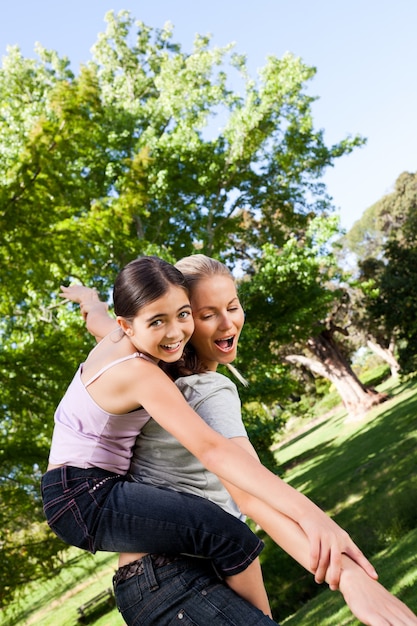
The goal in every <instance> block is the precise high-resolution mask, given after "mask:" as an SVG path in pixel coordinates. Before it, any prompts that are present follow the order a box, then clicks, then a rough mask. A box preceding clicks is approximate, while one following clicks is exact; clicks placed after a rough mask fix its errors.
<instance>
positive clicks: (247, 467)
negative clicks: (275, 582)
mask: <svg viewBox="0 0 417 626" xmlns="http://www.w3.org/2000/svg"><path fill="white" fill-rule="evenodd" d="M62 296H64V297H67V298H69V299H72V300H73V301H75V302H79V303H80V304H81V305H82V306H83V307H84V308H85V307H87V306H90V305H91V309H90V310H89V311H88V315H87V320H86V323H87V327H88V328H89V330H90V332H92V334H94V335H95V336H96V337H97V336H99V335H100V333H101V332H103V329H104V328H105V330H106V331H107V332H106V333H105V334H107V333H108V332H109V330H108V329H109V328H110V324H111V328H110V331H111V330H113V329H114V328H115V327H116V325H117V322H115V321H114V320H112V319H111V318H110V317H109V316H108V313H107V311H106V310H104V309H103V307H101V308H99V300H98V296H97V294H96V292H95V291H94V290H91V289H88V288H86V287H82V286H73V287H67V288H62ZM113 322H114V324H113ZM90 325H91V326H90ZM136 365H137V366H138V368H139V369H140V375H139V372H138V373H135V371H134V370H136V367H134V366H133V370H132V364H131V365H130V366H129V370H128V371H129V372H130V373H131V374H132V373H133V376H132V377H131V378H130V377H129V376H127V377H123V387H124V391H123V393H124V394H126V395H130V396H131V400H132V402H135V401H136V403H137V404H139V405H142V406H144V407H145V408H146V410H147V411H148V412H149V414H150V415H152V417H153V418H154V419H155V421H157V422H158V423H159V424H160V425H161V426H162V427H163V428H165V429H166V430H167V431H168V432H170V433H171V434H172V435H173V436H174V437H176V439H178V441H180V442H181V443H182V445H183V446H184V447H186V448H187V449H188V450H189V451H190V452H191V453H192V454H194V456H196V457H197V458H198V459H199V460H200V462H201V463H202V464H203V465H204V466H205V467H206V468H207V469H209V470H210V471H212V472H213V473H214V474H217V475H218V476H219V477H220V478H221V479H224V480H226V481H228V482H230V483H231V484H232V485H235V486H236V487H238V488H239V489H240V490H241V492H242V493H241V496H240V502H238V503H240V505H241V507H242V509H243V512H247V513H248V514H249V515H250V516H251V517H252V518H253V519H255V518H254V516H253V513H252V509H251V510H250V511H249V509H248V506H246V505H245V502H246V501H247V502H250V501H251V499H250V498H249V499H247V500H246V497H247V494H250V495H251V496H254V497H255V498H256V499H258V500H260V501H262V502H264V503H265V504H267V505H269V506H270V507H271V508H272V509H273V510H276V511H278V512H281V513H283V514H284V515H286V516H288V517H289V518H291V519H293V520H294V521H295V522H297V523H298V524H299V525H300V527H301V528H302V529H303V530H304V532H305V533H306V535H307V536H308V539H309V541H310V569H311V571H312V572H315V573H316V578H317V579H318V580H323V577H324V573H323V572H324V571H326V572H327V570H329V582H330V584H331V585H332V586H335V587H337V585H338V583H339V576H340V571H341V569H340V568H341V554H342V552H344V553H346V554H349V555H350V556H351V557H352V559H354V560H355V561H356V562H357V563H358V564H359V565H360V566H361V567H363V568H364V569H365V571H366V572H367V573H368V574H369V575H370V576H375V577H376V573H375V571H374V569H373V567H372V566H371V564H370V563H369V562H368V561H367V559H366V558H365V557H364V556H363V554H362V553H361V552H360V550H359V549H358V548H357V546H356V545H355V544H354V543H353V541H352V540H351V539H350V537H349V535H348V534H347V533H346V532H345V531H344V530H342V529H341V528H340V527H339V526H337V524H336V523H335V522H333V520H331V519H330V518H329V517H328V516H327V515H326V514H325V513H323V511H321V510H320V509H319V507H317V506H316V505H315V504H314V503H313V502H312V501H311V500H309V499H308V498H306V497H305V496H303V495H302V494H301V493H300V492H298V491H296V490H295V489H293V488H292V487H291V486H289V485H287V483H285V482H284V481H282V480H281V479H280V478H279V477H278V476H275V475H274V474H273V473H272V472H270V471H269V470H267V469H266V468H265V467H263V466H262V465H261V464H260V463H259V461H258V460H257V459H255V458H253V456H251V454H249V453H248V452H247V451H246V450H243V449H242V448H240V447H239V446H238V445H236V443H234V442H233V441H231V440H228V439H226V438H224V437H222V436H221V435H219V434H218V433H216V432H215V431H214V430H213V429H212V428H210V427H209V426H208V425H207V424H206V423H205V422H204V421H203V420H202V419H201V418H200V417H199V416H198V415H197V414H196V413H195V412H194V411H193V410H192V409H191V408H190V407H189V406H188V404H187V403H186V402H185V400H184V398H183V396H182V395H181V393H180V392H179V390H178V389H177V387H176V386H175V385H174V384H173V383H172V382H171V381H170V380H169V378H168V377H167V376H166V375H165V374H164V373H163V372H162V370H160V369H159V368H157V367H155V366H153V365H151V364H147V366H145V365H144V363H143V362H142V363H141V364H139V363H137V364H136ZM126 373H127V371H126ZM155 390H158V392H157V393H155ZM161 390H163V392H161ZM133 406H134V404H133ZM244 494H245V497H244ZM245 509H246V511H245ZM272 527H273V524H272ZM265 530H266V529H265ZM271 530H272V528H271ZM266 532H269V531H268V530H266ZM271 536H272V535H271Z"/></svg>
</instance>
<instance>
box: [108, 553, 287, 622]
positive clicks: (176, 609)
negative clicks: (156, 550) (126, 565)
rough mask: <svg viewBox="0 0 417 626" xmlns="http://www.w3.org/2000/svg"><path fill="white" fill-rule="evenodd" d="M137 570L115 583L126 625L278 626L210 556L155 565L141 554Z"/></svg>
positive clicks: (180, 559)
mask: <svg viewBox="0 0 417 626" xmlns="http://www.w3.org/2000/svg"><path fill="white" fill-rule="evenodd" d="M142 561H143V564H144V571H143V573H142V574H140V575H136V576H133V577H132V578H129V579H128V580H125V581H123V582H120V583H118V584H117V585H115V586H114V592H115V596H116V603H117V607H118V609H119V611H120V613H121V614H122V616H123V619H124V620H125V622H126V624H127V625H128V626H173V625H174V624H178V626H180V625H181V626H210V625H211V624H215V625H216V626H274V624H275V626H277V622H274V621H273V620H271V619H270V618H269V617H267V616H266V615H264V614H263V613H262V612H261V611H259V610H258V609H256V608H255V607H254V606H252V605H251V604H249V603H248V602H246V600H244V599H243V598H241V597H240V596H238V595H237V594H236V593H235V592H234V591H232V590H231V589H230V587H228V586H227V585H226V584H225V583H223V582H221V581H220V580H219V578H218V577H217V576H216V574H215V572H214V570H213V568H212V567H211V564H210V561H207V560H205V559H196V558H189V557H181V558H179V559H177V560H175V561H173V562H172V563H169V564H168V565H163V566H162V567H155V565H154V563H153V561H152V559H151V557H150V555H148V556H146V557H144V558H143V559H142Z"/></svg>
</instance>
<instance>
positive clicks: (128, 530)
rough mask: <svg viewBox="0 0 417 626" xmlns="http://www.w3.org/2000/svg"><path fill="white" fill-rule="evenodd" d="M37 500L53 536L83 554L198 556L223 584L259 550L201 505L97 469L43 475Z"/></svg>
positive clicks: (245, 531)
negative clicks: (207, 561)
mask: <svg viewBox="0 0 417 626" xmlns="http://www.w3.org/2000/svg"><path fill="white" fill-rule="evenodd" d="M42 496H43V501H44V510H45V515H46V518H47V520H48V523H49V525H50V526H51V528H52V529H53V530H54V532H56V534H57V535H58V536H59V537H61V539H63V540H64V541H66V542H67V543H69V544H70V545H75V546H77V547H80V548H83V549H86V550H89V551H91V552H96V551H97V550H103V551H107V552H153V553H156V554H157V553H161V552H165V553H169V554H178V553H183V554H193V555H197V556H204V557H207V558H211V559H212V560H213V563H214V565H215V567H216V569H217V571H218V572H219V573H220V574H221V575H222V576H223V577H226V576H234V575H236V574H239V573H240V572H242V571H244V570H245V569H246V568H247V567H248V565H249V564H250V563H252V562H253V561H254V559H255V558H256V557H257V556H258V555H259V553H260V552H261V550H262V547H263V543H262V541H261V540H260V539H259V538H258V537H257V536H256V535H255V534H254V533H252V532H251V530H250V529H249V527H248V526H246V524H244V523H243V522H241V521H240V520H238V519H236V518H235V517H233V516H232V515H229V514H228V513H225V512H224V511H223V510H222V509H221V508H220V507H218V506H217V505H215V504H213V503H211V502H209V501H208V500H205V499H204V498H200V497H198V496H193V495H189V494H183V493H179V492H176V491H172V490H170V489H162V488H157V487H152V486H148V485H144V484H142V483H137V482H128V481H127V480H124V479H120V477H118V476H117V475H115V474H111V473H109V472H105V471H103V470H96V469H91V470H82V469H78V468H72V467H61V468H59V469H56V470H51V471H50V472H47V473H46V474H45V475H44V477H43V479H42Z"/></svg>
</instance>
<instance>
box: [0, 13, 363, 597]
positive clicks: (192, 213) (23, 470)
mask: <svg viewBox="0 0 417 626" xmlns="http://www.w3.org/2000/svg"><path fill="white" fill-rule="evenodd" d="M37 54H38V59H37V60H34V59H26V58H23V57H22V55H21V53H20V52H19V50H18V49H17V48H12V49H10V50H9V53H8V56H7V57H6V58H5V60H4V62H3V66H2V69H1V71H0V94H1V98H0V147H1V149H0V182H1V185H0V227H1V231H2V246H1V248H0V271H1V276H2V283H1V295H2V297H1V299H0V333H1V337H2V347H1V351H0V377H1V383H2V385H1V388H2V396H1V410H0V424H1V428H0V440H1V446H0V449H1V453H0V467H1V477H2V480H1V482H0V490H1V496H0V497H1V498H2V502H3V503H4V507H3V509H2V516H3V518H1V521H2V522H3V523H2V524H1V528H2V530H1V531H0V532H1V536H0V541H1V545H2V557H3V558H2V567H4V570H3V573H4V577H5V578H7V584H3V585H2V596H1V600H0V602H2V603H6V601H8V600H9V599H10V597H11V596H12V594H13V591H14V590H15V589H17V588H18V587H19V586H21V585H24V584H25V583H26V582H28V581H29V580H31V579H33V578H36V577H38V576H41V575H43V574H44V572H45V569H44V568H43V564H46V566H47V567H46V569H48V571H50V569H51V568H53V567H55V566H58V565H59V559H58V558H57V554H58V552H59V550H60V549H62V548H63V545H62V544H60V542H59V541H58V540H54V541H52V538H51V535H50V534H47V531H46V530H45V528H44V527H42V528H43V531H42V532H43V533H44V534H43V535H39V534H38V532H37V531H38V524H39V523H40V522H41V520H42V519H43V516H42V511H41V506H40V498H39V491H38V487H39V476H40V473H41V472H42V470H43V469H44V468H45V466H46V462H47V455H48V447H49V440H50V436H51V431H52V424H53V412H54V409H55V406H56V405H57V403H58V400H59V397H60V395H61V394H62V390H63V389H64V388H65V386H66V384H67V383H68V382H69V380H70V379H71V377H72V374H73V372H74V370H75V368H76V364H77V363H78V362H79V361H81V360H82V358H83V356H84V355H85V353H86V351H87V348H88V347H89V346H91V342H90V340H89V338H88V337H86V335H85V332H84V329H83V328H82V323H81V320H80V319H79V317H78V316H76V315H74V314H73V311H72V308H71V306H69V305H65V303H62V302H59V303H58V302H57V298H56V294H57V289H58V287H59V285H60V284H62V283H67V282H69V281H71V280H77V281H81V282H85V283H87V284H90V285H94V286H96V287H97V288H98V289H99V291H100V293H101V294H102V295H103V297H107V296H108V294H109V290H110V288H111V285H112V283H113V281H114V278H115V275H116V273H117V271H118V270H119V269H120V267H121V266H123V265H124V264H125V263H126V262H128V261H130V260H131V259H132V258H134V257H136V256H137V255H138V254H143V253H157V254H159V255H162V256H164V257H165V258H167V259H168V260H175V259H176V258H179V257H181V256H183V255H184V254H189V253H192V252H194V251H200V250H201V251H203V252H205V253H207V254H210V255H215V256H217V257H219V258H222V259H224V260H226V261H227V262H228V263H229V264H230V266H231V267H234V266H235V265H236V264H238V263H239V264H240V267H241V268H243V269H244V270H246V269H248V270H249V269H250V268H251V266H252V264H253V260H254V259H256V257H257V255H258V253H259V248H260V246H261V245H262V244H265V245H274V246H277V245H282V244H283V243H284V242H285V241H286V239H287V238H288V236H289V235H290V234H291V233H292V232H296V233H300V237H302V236H303V232H305V230H306V229H307V228H308V224H309V222H310V221H311V219H312V218H313V217H314V216H315V215H316V214H322V213H325V212H326V211H328V210H329V209H330V200H329V198H328V196H327V193H326V190H325V187H324V185H322V183H321V182H320V177H321V174H322V173H323V171H324V169H325V168H326V167H327V166H329V165H332V164H333V162H334V160H335V159H336V158H338V157H340V156H342V155H344V154H348V153H349V152H350V151H351V150H353V149H354V148H355V147H356V146H357V145H360V144H361V143H362V142H363V140H362V139H361V138H360V137H353V138H348V139H345V140H342V141H341V142H339V143H337V144H335V145H334V146H330V147H327V146H326V145H325V143H324V139H323V132H322V131H317V130H315V129H314V125H313V119H312V114H311V105H312V102H313V99H312V98H311V97H310V96H308V95H307V93H306V92H307V88H306V85H307V83H308V81H310V80H311V79H312V77H313V76H314V73H315V70H314V68H311V67H308V66H306V65H305V64H304V63H303V62H302V61H301V59H298V58H295V57H293V56H292V55H285V56H284V57H283V58H282V59H277V58H274V57H271V58H269V59H268V60H267V62H266V65H265V67H264V68H263V69H262V71H261V72H260V74H259V76H258V77H257V79H253V78H251V77H250V76H249V75H248V72H247V69H246V62H245V59H244V58H243V57H239V56H237V55H235V54H233V52H232V47H231V46H226V47H224V48H212V47H210V40H209V38H206V37H201V36H197V37H196V40H195V43H194V48H193V50H192V51H191V52H190V53H183V52H182V51H181V48H180V46H179V45H178V44H176V43H175V42H173V40H172V29H171V27H170V26H169V25H167V26H165V27H164V28H163V29H161V30H153V29H151V28H149V27H147V26H146V25H144V24H143V23H140V22H139V23H134V20H133V19H132V18H131V17H130V15H129V14H128V13H126V12H122V13H120V14H119V15H118V16H117V17H116V16H114V15H113V14H112V13H109V14H108V15H107V30H106V32H105V33H103V34H101V35H100V36H99V38H98V41H97V43H96V45H95V49H94V54H93V58H92V59H91V60H90V61H89V62H87V63H86V64H85V66H84V67H82V68H81V70H80V73H79V75H77V76H75V75H74V74H73V73H72V72H71V71H70V69H69V64H68V61H67V60H66V59H60V58H59V57H58V55H57V54H56V53H54V52H51V51H47V50H45V49H43V48H41V47H39V48H38V49H37ZM232 74H234V75H235V76H236V78H237V80H238V81H239V82H240V85H241V86H242V88H241V89H240V90H239V91H240V92H241V93H243V95H239V94H238V93H237V92H235V91H233V90H232V89H231V88H230V86H229V82H230V77H231V75H232ZM216 115H217V116H218V117H220V118H221V119H222V120H224V123H223V128H222V129H220V130H219V131H218V132H217V133H216V132H214V130H213V128H214V120H215V119H216ZM288 296H289V297H290V294H288ZM307 309H308V307H307V306H306V307H305V313H306V314H307ZM290 313H291V307H289V309H288V311H287V318H286V322H285V323H286V324H288V325H290V324H292V323H294V324H295V325H299V324H301V323H303V316H301V317H300V319H297V318H293V322H292V321H291V316H290ZM274 367H275V372H274ZM279 367H280V366H279V365H276V366H271V367H270V368H269V373H271V372H272V378H274V377H275V373H276V371H277V369H278V368H279ZM258 388H259V387H258ZM278 389H279V388H278V386H276V385H275V391H276V392H277V390H278ZM254 390H255V391H256V388H255V387H254ZM254 399H255V400H257V399H258V397H256V394H255V398H252V400H254ZM29 511H30V514H29ZM12 519H15V520H18V521H16V524H15V525H13V523H11V522H10V520H12ZM35 538H36V539H35ZM17 554H24V555H25V558H23V559H16V555H17ZM28 562H30V564H31V567H29V565H28ZM6 572H7V576H6Z"/></svg>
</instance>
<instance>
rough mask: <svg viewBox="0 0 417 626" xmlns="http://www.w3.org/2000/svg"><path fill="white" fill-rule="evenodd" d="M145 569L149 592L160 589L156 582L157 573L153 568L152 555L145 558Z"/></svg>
mask: <svg viewBox="0 0 417 626" xmlns="http://www.w3.org/2000/svg"><path fill="white" fill-rule="evenodd" d="M142 561H143V568H144V571H143V573H144V575H145V578H146V582H147V585H148V587H149V591H156V590H157V589H159V585H158V581H157V580H156V576H155V571H154V567H153V561H152V558H151V555H150V554H147V555H146V556H144V557H143V559H142Z"/></svg>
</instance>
